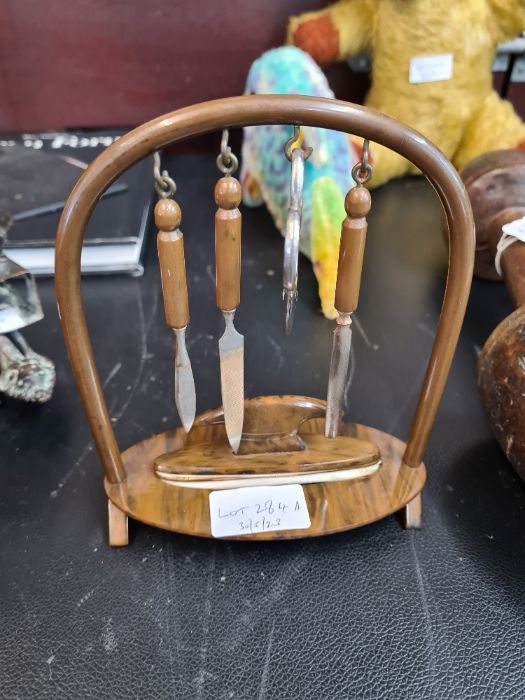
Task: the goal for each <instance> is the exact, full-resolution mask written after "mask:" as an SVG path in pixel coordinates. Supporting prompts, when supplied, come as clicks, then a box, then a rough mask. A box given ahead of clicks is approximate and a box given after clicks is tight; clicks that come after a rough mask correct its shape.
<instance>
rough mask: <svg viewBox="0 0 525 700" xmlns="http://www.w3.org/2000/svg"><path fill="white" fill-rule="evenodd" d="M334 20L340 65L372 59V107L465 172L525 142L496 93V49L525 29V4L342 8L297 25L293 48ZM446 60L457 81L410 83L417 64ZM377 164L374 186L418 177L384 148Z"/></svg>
mask: <svg viewBox="0 0 525 700" xmlns="http://www.w3.org/2000/svg"><path fill="white" fill-rule="evenodd" d="M327 16H328V17H329V18H330V19H331V23H332V25H333V26H334V27H335V29H336V30H337V32H334V35H335V36H336V41H337V40H338V49H337V55H336V56H335V55H334V56H333V58H334V59H345V58H348V57H350V56H353V55H354V54H357V53H360V52H363V51H364V52H367V53H368V54H369V55H370V56H371V59H372V87H371V89H370V92H369V93H368V96H367V98H366V102H365V104H366V105H367V106H369V107H373V108H374V109H377V110H379V111H381V112H384V113H385V114H388V115H389V116H391V117H395V118H396V119H399V120H400V121H402V122H404V123H405V124H408V125H409V126H411V127H413V128H414V129H417V130H418V131H420V132H421V133H422V134H423V135H424V136H426V137H427V138H428V139H430V140H431V141H432V142H433V143H435V144H436V145H437V146H438V147H439V148H440V149H441V150H442V151H443V152H444V153H445V155H446V156H447V157H448V158H450V159H451V160H452V162H453V163H454V165H456V167H457V168H461V167H463V166H464V165H465V164H466V163H467V162H468V161H470V160H471V159H472V158H474V157H476V156H478V155H480V154H482V153H485V152H487V151H492V150H495V149H500V148H515V147H516V146H518V144H521V143H522V142H524V141H525V125H524V124H523V122H522V121H521V119H520V118H519V117H518V115H517V114H516V113H515V111H514V109H513V107H512V105H511V104H510V103H509V102H507V101H506V100H502V99H501V98H500V97H499V96H498V95H497V93H496V92H494V90H493V89H492V74H491V64H492V60H493V57H494V53H495V48H496V45H497V44H498V43H499V42H502V41H505V40H509V39H511V38H513V37H515V36H517V35H518V34H519V32H520V31H523V29H525V0H340V1H339V2H337V3H336V4H334V5H332V6H329V7H328V8H326V9H325V10H321V11H320V12H310V13H306V14H303V15H300V16H298V17H293V18H292V19H291V20H290V24H289V28H288V41H289V42H290V43H297V44H298V45H299V46H301V43H300V42H299V41H297V39H296V37H297V36H299V34H297V33H296V32H297V29H298V28H299V27H300V26H301V25H303V26H304V23H305V21H307V20H312V19H318V18H325V21H326V17H327ZM310 24H313V23H310ZM337 35H338V38H337ZM316 41H318V42H319V41H321V42H322V37H321V38H319V37H316ZM327 41H328V39H327ZM332 41H333V38H332ZM301 48H306V50H309V49H308V46H306V47H305V46H304V45H303V46H301ZM321 48H323V47H321ZM444 53H452V54H453V56H454V66H453V76H452V79H451V80H448V81H441V82H429V83H419V84H410V83H409V80H408V75H409V66H410V61H411V59H412V58H414V57H418V56H428V55H434V54H444ZM312 55H313V54H312ZM314 58H315V55H314ZM372 157H373V158H374V162H375V172H374V179H373V184H374V185H379V184H381V183H383V182H385V181H386V180H388V179H390V178H392V177H398V176H401V175H403V174H405V173H410V172H416V171H415V169H414V167H413V166H412V165H411V164H410V163H408V162H407V161H406V160H404V159H403V158H401V157H400V156H398V155H397V154H396V153H394V152H392V151H389V150H387V149H385V148H382V147H381V146H375V147H374V148H373V150H372Z"/></svg>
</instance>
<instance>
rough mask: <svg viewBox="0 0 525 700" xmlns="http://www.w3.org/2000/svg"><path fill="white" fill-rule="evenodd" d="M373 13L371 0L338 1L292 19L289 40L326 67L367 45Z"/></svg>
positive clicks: (288, 32) (288, 34)
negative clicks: (322, 8)
mask: <svg viewBox="0 0 525 700" xmlns="http://www.w3.org/2000/svg"><path fill="white" fill-rule="evenodd" d="M373 15H374V6H373V4H371V3H370V0H339V2H337V3H335V4H334V5H331V6H329V7H327V8H325V9H324V10H319V11H318V12H307V13H305V14H302V15H298V16H297V17H292V18H290V21H289V23H288V30H287V43H289V44H294V45H295V46H297V47H298V48H300V49H302V50H303V51H306V52H307V53H309V54H310V56H312V58H313V59H314V60H315V61H316V62H317V63H318V64H319V65H321V66H326V65H328V64H329V63H332V62H333V61H336V60H341V59H344V58H348V57H349V56H353V55H354V54H356V53H359V52H360V51H362V50H363V49H365V48H366V46H367V43H368V40H369V36H370V32H371V29H372V26H373Z"/></svg>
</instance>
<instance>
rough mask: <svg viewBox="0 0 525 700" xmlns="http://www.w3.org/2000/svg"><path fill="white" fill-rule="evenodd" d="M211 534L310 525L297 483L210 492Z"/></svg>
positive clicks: (300, 527) (241, 532) (292, 528)
mask: <svg viewBox="0 0 525 700" xmlns="http://www.w3.org/2000/svg"><path fill="white" fill-rule="evenodd" d="M210 522H211V534H212V535H213V537H234V536H235V535H253V534H258V533H260V532H275V531H277V530H297V529H304V528H308V527H310V515H309V513H308V507H307V505H306V501H305V498H304V491H303V487H302V486H300V485H299V484H287V485H286V486H252V487H249V488H242V489H225V490H221V491H212V493H210Z"/></svg>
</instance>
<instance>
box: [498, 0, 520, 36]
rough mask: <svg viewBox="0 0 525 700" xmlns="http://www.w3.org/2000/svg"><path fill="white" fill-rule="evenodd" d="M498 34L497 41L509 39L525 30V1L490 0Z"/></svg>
mask: <svg viewBox="0 0 525 700" xmlns="http://www.w3.org/2000/svg"><path fill="white" fill-rule="evenodd" d="M490 6H491V9H492V13H493V15H494V18H495V21H496V26H497V34H496V37H495V39H496V41H498V42H499V41H509V40H510V39H513V38H514V37H515V36H517V35H518V34H520V32H522V31H524V30H525V2H524V1H523V0H490Z"/></svg>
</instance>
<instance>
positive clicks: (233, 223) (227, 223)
mask: <svg viewBox="0 0 525 700" xmlns="http://www.w3.org/2000/svg"><path fill="white" fill-rule="evenodd" d="M215 202H216V204H217V206H218V209H217V212H216V214H215V280H216V303H217V307H218V308H219V309H221V311H233V310H234V309H236V308H237V307H238V306H239V303H240V301H241V220H242V217H241V212H240V211H239V209H238V206H239V204H240V202H241V185H240V183H239V181H238V180H236V179H235V178H234V177H231V175H229V176H227V177H221V179H220V180H219V181H218V182H217V185H216V186H215Z"/></svg>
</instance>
